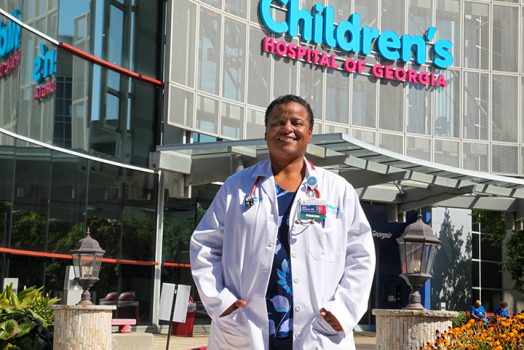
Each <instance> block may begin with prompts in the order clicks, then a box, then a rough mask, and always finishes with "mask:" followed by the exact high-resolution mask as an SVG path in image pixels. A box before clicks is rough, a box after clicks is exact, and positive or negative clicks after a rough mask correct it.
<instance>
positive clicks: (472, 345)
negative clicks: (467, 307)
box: [421, 313, 524, 350]
mask: <svg viewBox="0 0 524 350" xmlns="http://www.w3.org/2000/svg"><path fill="white" fill-rule="evenodd" d="M434 349H448V350H488V349H490V350H492V349H493V350H509V349H523V350H524V314H523V313H520V314H518V315H516V316H514V317H512V318H509V319H504V318H497V319H496V320H495V322H494V323H492V324H490V325H489V326H488V327H486V326H485V325H484V323H483V322H480V323H479V322H477V321H475V320H470V321H468V322H467V323H465V324H464V325H462V326H460V327H455V328H450V329H449V330H448V331H446V332H444V333H439V332H438V331H437V335H436V340H435V341H434V342H432V343H429V342H428V344H427V345H426V346H424V347H421V350H434Z"/></svg>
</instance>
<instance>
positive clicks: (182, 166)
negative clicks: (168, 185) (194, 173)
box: [149, 151, 192, 174]
mask: <svg viewBox="0 0 524 350" xmlns="http://www.w3.org/2000/svg"><path fill="white" fill-rule="evenodd" d="M191 163H192V159H191V156H190V155H187V154H183V153H179V152H161V151H156V152H150V153H149V165H150V167H151V168H153V169H158V170H166V171H170V172H177V173H182V174H190V173H191Z"/></svg>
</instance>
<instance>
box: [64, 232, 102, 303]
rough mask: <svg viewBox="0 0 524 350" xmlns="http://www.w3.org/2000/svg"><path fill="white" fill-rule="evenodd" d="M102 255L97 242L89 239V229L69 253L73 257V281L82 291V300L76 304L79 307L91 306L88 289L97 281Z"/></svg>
mask: <svg viewBox="0 0 524 350" xmlns="http://www.w3.org/2000/svg"><path fill="white" fill-rule="evenodd" d="M104 253H105V250H103V249H102V248H100V244H98V241H96V240H95V239H93V238H91V235H90V233H89V228H88V229H87V232H86V236H85V237H84V238H83V239H81V240H79V241H78V242H77V244H76V247H75V249H73V250H72V251H71V254H72V255H73V266H74V271H75V280H77V282H78V284H79V285H80V286H81V287H82V289H83V290H84V291H83V293H82V298H81V300H80V302H79V303H78V304H80V305H90V304H92V302H91V295H90V293H89V288H91V287H92V286H93V285H94V284H95V282H96V281H98V274H99V272H100V265H101V264H102V257H103V256H104Z"/></svg>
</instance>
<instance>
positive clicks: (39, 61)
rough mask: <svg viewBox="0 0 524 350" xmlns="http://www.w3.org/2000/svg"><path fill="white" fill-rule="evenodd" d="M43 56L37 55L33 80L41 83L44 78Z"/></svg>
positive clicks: (34, 62) (34, 61)
mask: <svg viewBox="0 0 524 350" xmlns="http://www.w3.org/2000/svg"><path fill="white" fill-rule="evenodd" d="M41 70H42V58H41V57H40V56H37V57H35V59H34V60H33V76H32V78H33V81H36V82H37V83H39V82H40V81H42V80H43V78H42V72H41Z"/></svg>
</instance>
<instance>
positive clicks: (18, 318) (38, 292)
mask: <svg viewBox="0 0 524 350" xmlns="http://www.w3.org/2000/svg"><path fill="white" fill-rule="evenodd" d="M58 301H59V299H57V298H50V297H49V294H46V295H43V294H42V287H40V288H36V287H30V288H26V289H24V290H23V291H21V292H20V293H18V295H17V294H16V293H14V292H13V288H12V286H11V285H8V286H7V287H6V288H5V290H4V291H3V292H2V293H1V294H0V348H1V349H13V350H18V349H19V350H22V349H32V350H33V349H34V350H48V349H49V350H51V349H52V348H53V326H54V315H53V312H52V310H51V309H50V306H51V305H53V304H56V303H57V302H58Z"/></svg>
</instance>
